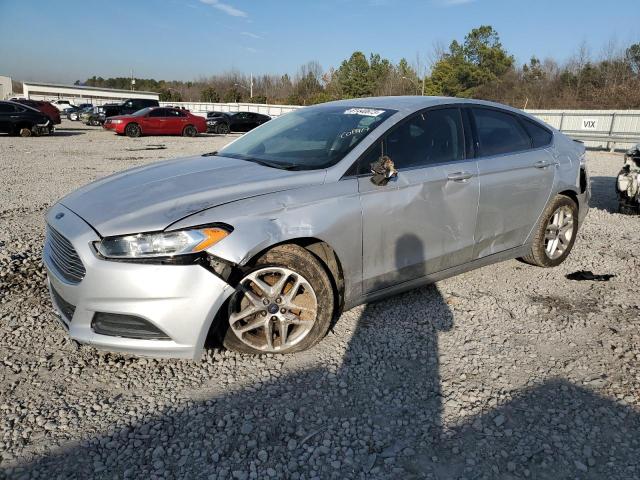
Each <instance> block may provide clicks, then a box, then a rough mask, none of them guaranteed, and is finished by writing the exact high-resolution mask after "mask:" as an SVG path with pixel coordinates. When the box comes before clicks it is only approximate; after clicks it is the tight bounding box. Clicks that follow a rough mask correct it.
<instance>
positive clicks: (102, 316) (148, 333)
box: [91, 312, 171, 340]
mask: <svg viewBox="0 0 640 480" xmlns="http://www.w3.org/2000/svg"><path fill="white" fill-rule="evenodd" d="M91 328H92V329H93V331H94V332H96V333H98V334H100V335H109V336H112V337H126V338H137V339H141V340H171V338H169V336H168V335H167V334H166V333H164V332H163V331H162V330H160V329H159V328H158V327H156V326H155V325H153V324H152V323H151V322H149V321H147V320H145V319H144V318H140V317H136V316H134V315H121V314H119V313H105V312H96V313H95V314H94V315H93V320H91Z"/></svg>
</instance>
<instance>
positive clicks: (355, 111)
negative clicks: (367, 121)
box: [344, 108, 384, 117]
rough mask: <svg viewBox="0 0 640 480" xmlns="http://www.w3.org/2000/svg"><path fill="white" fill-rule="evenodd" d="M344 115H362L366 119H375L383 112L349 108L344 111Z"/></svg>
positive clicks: (371, 109)
mask: <svg viewBox="0 0 640 480" xmlns="http://www.w3.org/2000/svg"><path fill="white" fill-rule="evenodd" d="M344 113H345V115H364V116H366V117H377V116H378V115H381V114H383V113H384V110H375V109H373V108H350V109H349V110H345V112H344Z"/></svg>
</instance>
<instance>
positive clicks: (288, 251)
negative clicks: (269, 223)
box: [219, 245, 334, 354]
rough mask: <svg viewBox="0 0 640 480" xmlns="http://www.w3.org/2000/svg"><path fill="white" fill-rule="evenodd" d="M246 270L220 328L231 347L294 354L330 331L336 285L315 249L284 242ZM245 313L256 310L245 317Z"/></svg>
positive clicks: (240, 349)
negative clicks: (269, 289) (312, 250)
mask: <svg viewBox="0 0 640 480" xmlns="http://www.w3.org/2000/svg"><path fill="white" fill-rule="evenodd" d="M241 275H242V276H241V278H240V281H239V282H238V283H237V284H238V289H237V290H236V293H234V294H233V295H232V296H231V297H230V299H229V301H228V302H227V312H228V313H227V314H226V315H221V323H220V330H219V332H220V334H221V338H222V343H223V345H224V346H225V347H226V348H228V349H230V350H235V351H237V352H241V353H250V354H264V353H293V352H299V351H302V350H306V349H308V348H310V347H312V346H313V345H315V344H316V343H318V342H319V341H320V340H321V339H322V338H323V337H324V336H325V335H326V334H327V331H328V330H329V327H330V326H331V321H332V318H333V309H334V292H333V287H332V284H331V281H330V279H329V277H328V275H327V272H326V270H325V269H324V267H323V266H322V264H321V263H320V262H319V261H318V260H317V259H316V258H315V257H314V256H313V254H311V253H310V252H309V251H307V250H306V249H304V248H302V247H300V246H298V245H279V246H277V247H274V248H272V249H271V250H269V251H268V252H266V253H265V254H264V255H262V256H261V257H260V258H258V259H257V260H256V261H255V262H254V264H253V267H252V268H250V269H247V270H246V271H245V272H243V273H242V274H241ZM253 279H257V281H259V280H262V282H264V283H262V285H263V287H265V288H266V287H273V292H270V293H269V292H266V291H265V290H262V289H260V288H259V287H258V283H254V282H253ZM279 280H281V281H282V282H284V283H281V284H279V283H278V281H279ZM241 287H242V288H241ZM294 288H295V289H296V290H295V291H293V289H294ZM251 298H252V299H253V300H251ZM294 300H295V301H294ZM253 306H255V307H256V309H255V310H252V308H253ZM296 306H299V307H300V309H298V308H296ZM223 308H224V307H223ZM244 312H251V313H248V314H246V315H244V316H243V315H242V314H243V313H244ZM253 312H255V313H253ZM254 324H255V325H256V326H254V327H253V328H251V325H254ZM247 327H249V328H248V330H246V329H247ZM243 329H245V330H246V331H245V332H240V330H243ZM283 330H284V332H285V333H284V335H283V334H282V331H283ZM267 338H269V340H267ZM283 338H284V340H283Z"/></svg>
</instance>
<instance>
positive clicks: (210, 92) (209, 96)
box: [200, 87, 220, 103]
mask: <svg viewBox="0 0 640 480" xmlns="http://www.w3.org/2000/svg"><path fill="white" fill-rule="evenodd" d="M200 101H201V102H210V103H216V102H219V101H220V95H219V94H218V92H217V91H216V89H215V88H213V87H206V88H204V89H203V90H202V92H201V93H200Z"/></svg>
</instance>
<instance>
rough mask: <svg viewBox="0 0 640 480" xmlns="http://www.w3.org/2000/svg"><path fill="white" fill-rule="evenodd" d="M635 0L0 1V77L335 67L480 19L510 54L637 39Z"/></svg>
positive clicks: (191, 75) (558, 52) (441, 40)
mask: <svg viewBox="0 0 640 480" xmlns="http://www.w3.org/2000/svg"><path fill="white" fill-rule="evenodd" d="M638 1H639V0H610V1H609V2H602V1H596V0H582V1H574V0H555V1H551V0H529V1H520V0H511V1H509V0H108V1H104V0H100V1H98V0H58V1H53V0H0V75H8V76H11V77H13V78H14V79H15V80H31V81H47V82H58V83H72V82H74V81H75V80H85V79H87V78H89V77H91V76H93V75H97V76H102V77H105V78H106V77H112V76H113V77H116V76H129V75H130V72H131V70H133V73H134V75H135V76H136V77H138V78H155V79H157V80H160V79H164V80H194V79H198V78H201V77H206V76H208V75H213V74H216V73H221V72H224V71H228V70H231V69H236V70H239V71H241V72H245V73H253V74H255V75H258V74H262V73H289V74H293V73H295V72H296V70H297V68H298V67H299V66H300V65H302V64H304V63H306V62H308V61H312V60H313V61H318V62H319V63H320V64H321V65H322V66H323V68H325V69H328V68H329V67H332V66H334V67H337V66H339V64H340V62H341V61H342V60H344V59H345V58H348V57H349V56H350V55H351V53H352V52H353V51H355V50H361V51H364V52H365V53H366V54H369V53H371V52H375V53H380V54H381V55H382V56H383V57H386V58H389V59H391V60H392V61H394V62H397V61H398V60H400V58H402V57H406V58H407V59H408V60H409V61H410V62H411V63H415V62H416V59H417V58H421V60H422V63H427V62H428V59H429V58H430V55H431V54H432V52H433V49H434V45H438V44H439V45H444V46H448V45H449V43H450V42H451V40H453V39H458V40H462V39H463V38H464V35H465V34H466V33H467V32H469V31H470V30H471V29H472V28H474V27H477V26H480V25H483V24H486V25H491V26H493V27H494V28H495V29H496V30H497V31H498V33H499V34H500V37H501V40H502V43H503V45H504V46H505V48H506V49H507V50H508V51H509V52H510V53H511V54H513V55H514V56H515V57H516V60H517V62H518V63H523V62H526V61H528V59H529V58H530V57H531V55H536V56H538V57H539V58H545V57H552V58H554V59H556V60H558V61H560V62H562V61H564V60H566V59H568V58H570V57H571V55H573V54H575V52H576V51H577V50H578V48H579V47H580V45H581V44H582V43H585V44H586V45H587V46H588V47H589V48H590V50H591V52H592V54H593V55H594V56H596V57H597V56H598V55H600V54H601V53H602V52H603V50H604V48H605V47H606V45H607V44H609V43H610V42H614V43H615V44H617V45H618V47H623V46H628V45H629V44H631V43H634V42H640V29H639V28H638V25H640V5H639V4H638Z"/></svg>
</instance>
